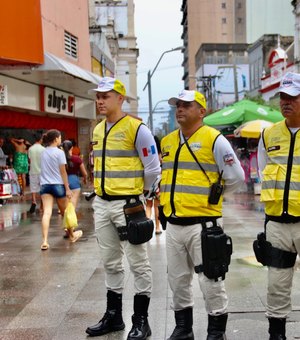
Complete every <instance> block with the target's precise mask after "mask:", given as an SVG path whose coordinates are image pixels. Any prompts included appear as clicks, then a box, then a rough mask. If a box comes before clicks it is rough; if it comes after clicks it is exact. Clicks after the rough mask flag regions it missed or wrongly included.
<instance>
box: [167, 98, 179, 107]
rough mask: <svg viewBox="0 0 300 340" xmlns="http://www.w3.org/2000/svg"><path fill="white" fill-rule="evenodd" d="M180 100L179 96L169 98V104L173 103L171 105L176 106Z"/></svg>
mask: <svg viewBox="0 0 300 340" xmlns="http://www.w3.org/2000/svg"><path fill="white" fill-rule="evenodd" d="M178 100H179V99H178V98H176V97H172V98H170V99H169V100H168V104H169V105H171V106H176V104H177V102H178Z"/></svg>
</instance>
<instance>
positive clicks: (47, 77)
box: [0, 52, 136, 100]
mask: <svg viewBox="0 0 300 340" xmlns="http://www.w3.org/2000/svg"><path fill="white" fill-rule="evenodd" d="M0 74H3V75H6V76H9V77H12V78H16V79H20V80H24V81H27V82H30V83H33V84H37V85H45V86H48V87H51V88H54V89H58V90H61V91H65V92H68V93H72V94H74V95H75V96H79V97H82V98H86V99H93V100H94V99H95V94H94V93H88V92H89V90H90V89H92V88H95V85H96V84H98V83H99V81H100V79H101V77H100V76H98V75H97V74H95V73H92V72H90V71H88V70H85V69H83V68H81V67H79V66H77V65H75V64H72V63H70V62H68V61H66V60H64V59H61V58H59V57H57V56H55V55H53V54H51V53H49V52H45V53H44V64H42V65H36V66H34V67H33V66H31V67H29V66H24V65H23V66H18V65H16V66H11V65H0ZM127 98H128V99H129V100H136V98H133V97H132V96H131V95H130V94H129V95H128V96H127Z"/></svg>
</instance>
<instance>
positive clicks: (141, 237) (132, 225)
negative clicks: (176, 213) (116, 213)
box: [123, 198, 154, 245]
mask: <svg viewBox="0 0 300 340" xmlns="http://www.w3.org/2000/svg"><path fill="white" fill-rule="evenodd" d="M123 210H124V214H125V218H126V224H127V238H128V241H129V242H130V243H131V244H135V245H136V244H142V243H145V242H148V241H149V240H150V239H151V238H152V235H153V230H154V224H153V221H152V220H151V219H149V218H147V217H146V213H145V209H144V205H143V203H142V202H141V201H140V200H138V199H133V198H131V199H128V200H126V204H125V205H124V207H123Z"/></svg>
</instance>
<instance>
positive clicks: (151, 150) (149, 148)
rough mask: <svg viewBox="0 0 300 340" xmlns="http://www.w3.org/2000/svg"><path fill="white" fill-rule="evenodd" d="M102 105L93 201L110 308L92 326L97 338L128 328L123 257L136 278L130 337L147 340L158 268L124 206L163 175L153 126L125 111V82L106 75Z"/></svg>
mask: <svg viewBox="0 0 300 340" xmlns="http://www.w3.org/2000/svg"><path fill="white" fill-rule="evenodd" d="M94 91H95V92H96V104H97V108H98V110H99V112H100V114H102V115H105V119H104V120H103V121H102V122H100V123H99V124H98V125H97V126H96V127H95V129H94V133H93V143H94V187H95V193H96V197H95V199H94V202H93V208H94V212H95V215H94V216H95V231H96V235H97V238H98V243H99V246H100V253H101V257H102V261H103V265H104V270H105V275H106V280H105V283H106V288H107V309H106V312H105V314H104V316H103V318H102V319H101V320H100V321H99V323H98V324H96V325H94V326H90V327H88V328H87V330H86V332H87V333H88V334H89V335H91V336H100V335H104V334H107V333H110V332H113V331H118V330H122V329H124V328H125V324H124V322H123V318H122V292H123V288H124V267H123V262H122V260H123V255H124V253H125V254H126V256H127V260H128V262H129V266H130V270H131V272H132V274H133V276H134V291H135V295H134V305H133V308H134V314H133V316H132V328H131V330H130V332H129V334H128V337H127V339H128V340H132V339H146V338H147V337H148V336H150V335H151V329H150V327H149V324H148V319H147V316H148V306H149V302H150V294H151V289H152V271H151V267H150V263H149V259H148V255H147V243H143V244H139V245H133V244H131V243H129V242H128V241H126V240H125V241H122V240H123V238H124V226H125V225H126V221H125V215H124V211H123V207H124V205H125V204H126V199H128V198H132V197H135V198H136V197H139V196H141V195H142V194H143V192H144V193H146V192H148V191H149V189H150V188H151V186H152V183H154V182H155V181H156V178H157V176H158V175H160V163H159V158H158V154H157V149H156V146H155V141H154V138H153V136H152V134H151V132H150V130H149V129H148V128H147V127H146V126H145V125H144V124H143V123H142V122H141V121H140V120H138V119H136V118H133V117H131V116H129V115H127V114H126V113H124V112H122V109H121V107H122V104H123V102H124V98H125V95H126V91H125V87H124V85H123V83H122V82H121V81H119V80H117V79H114V78H110V77H104V78H102V81H101V82H100V83H99V85H98V87H97V88H96V89H95V90H94Z"/></svg>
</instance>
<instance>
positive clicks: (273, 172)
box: [261, 120, 300, 216]
mask: <svg viewBox="0 0 300 340" xmlns="http://www.w3.org/2000/svg"><path fill="white" fill-rule="evenodd" d="M298 134H299V131H297V133H296V134H294V135H292V133H291V132H290V130H289V129H288V128H287V126H286V123H285V120H283V121H281V122H279V123H276V124H275V125H273V126H271V127H269V128H266V129H265V130H264V132H263V142H264V146H265V149H266V152H267V156H268V159H267V165H266V167H265V168H264V170H263V172H262V174H263V181H262V190H261V201H262V202H264V203H265V213H266V215H269V216H281V215H286V214H288V215H291V216H300V138H299V137H298V138H296V135H298Z"/></svg>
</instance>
